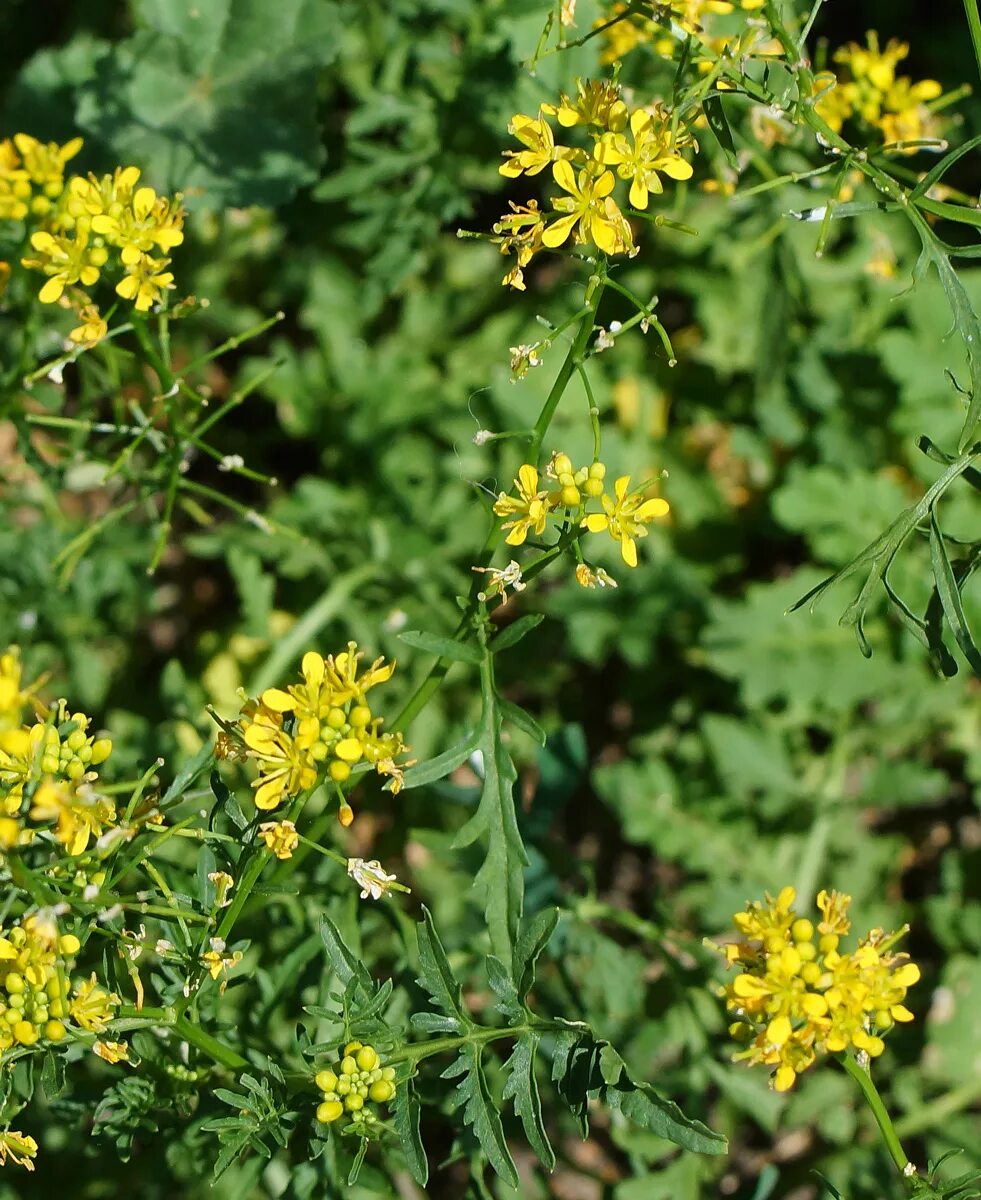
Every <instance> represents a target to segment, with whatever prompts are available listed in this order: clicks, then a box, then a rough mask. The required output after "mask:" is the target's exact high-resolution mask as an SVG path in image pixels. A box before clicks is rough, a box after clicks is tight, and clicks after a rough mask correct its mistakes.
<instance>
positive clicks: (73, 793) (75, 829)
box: [0, 648, 116, 857]
mask: <svg viewBox="0 0 981 1200" xmlns="http://www.w3.org/2000/svg"><path fill="white" fill-rule="evenodd" d="M32 693H33V689H32V688H24V687H23V685H22V681H21V666H20V658H19V656H18V654H17V652H16V650H15V649H14V648H10V649H8V650H7V651H6V653H5V654H3V655H2V656H0V850H11V849H13V848H14V847H17V846H26V845H30V844H32V843H33V842H34V841H35V839H36V837H37V835H38V833H39V832H41V831H50V834H51V836H53V837H54V839H55V840H56V841H57V842H58V843H60V844H61V846H62V847H63V848H64V849H65V850H66V851H67V852H68V853H69V854H70V855H72V856H75V857H77V856H79V855H81V854H82V853H83V852H84V851H85V850H86V849H87V847H88V846H89V843H90V841H91V839H92V838H93V837H95V838H99V837H100V836H101V835H102V833H103V831H104V830H105V829H106V828H108V827H111V826H113V825H115V823H116V808H115V805H114V804H113V802H112V801H111V800H110V799H109V798H108V797H106V796H104V795H102V794H101V793H100V792H99V791H98V790H97V787H96V785H97V783H98V772H97V770H96V768H97V767H100V766H101V765H102V764H103V763H104V762H105V761H106V760H107V759H108V757H109V755H110V754H111V752H112V742H111V740H110V739H109V738H108V737H96V736H95V735H94V734H93V733H91V732H90V729H91V725H92V721H91V718H90V717H88V716H87V715H86V714H85V713H82V712H71V711H70V710H69V708H68V704H67V701H65V700H58V701H56V702H55V703H54V704H53V705H52V706H50V707H47V706H45V705H44V704H43V703H41V701H39V700H38V699H37V698H36V697H35V696H34V695H33V694H32ZM26 715H30V716H32V717H33V721H32V722H30V723H29V722H27V721H25V720H24V718H25V716H26Z"/></svg>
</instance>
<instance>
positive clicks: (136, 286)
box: [116, 254, 174, 312]
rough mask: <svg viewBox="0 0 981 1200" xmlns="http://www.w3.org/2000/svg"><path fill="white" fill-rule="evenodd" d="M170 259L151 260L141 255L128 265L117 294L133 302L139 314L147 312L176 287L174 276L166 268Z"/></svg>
mask: <svg viewBox="0 0 981 1200" xmlns="http://www.w3.org/2000/svg"><path fill="white" fill-rule="evenodd" d="M169 265H170V259H168V258H151V257H150V255H149V254H141V255H140V256H139V257H138V258H137V259H135V260H134V261H131V262H128V263H126V274H125V275H124V276H123V278H122V279H121V280H120V281H119V283H117V284H116V292H117V293H118V295H120V296H122V298H123V299H124V300H132V301H133V307H134V308H135V309H136V311H137V312H147V311H149V309H150V306H151V305H153V304H154V303H155V302H156V301H157V300H159V299H160V297H161V296H162V295H163V293H164V292H165V291H166V290H167V289H168V288H173V286H174V276H173V274H172V272H170V271H168V270H167V269H166V268H167V267H168V266H169Z"/></svg>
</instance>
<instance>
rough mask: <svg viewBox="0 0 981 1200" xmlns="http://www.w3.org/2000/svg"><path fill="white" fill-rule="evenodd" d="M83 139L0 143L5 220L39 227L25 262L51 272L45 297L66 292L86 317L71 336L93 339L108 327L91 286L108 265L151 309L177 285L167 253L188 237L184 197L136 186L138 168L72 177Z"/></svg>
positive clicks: (125, 291) (132, 296)
mask: <svg viewBox="0 0 981 1200" xmlns="http://www.w3.org/2000/svg"><path fill="white" fill-rule="evenodd" d="M81 146H82V139H81V138H73V139H72V140H71V141H70V142H67V143H66V144H65V145H64V146H58V145H57V144H56V143H53V142H52V143H49V144H47V145H45V144H43V143H41V142H38V141H37V140H36V139H35V138H33V137H30V136H29V135H28V134H26V133H17V134H15V135H14V137H13V139H12V140H11V139H8V140H6V141H3V142H0V220H13V221H26V222H27V223H28V228H29V229H31V227H32V226H34V228H33V229H31V232H30V244H31V250H32V253H31V254H29V255H27V256H25V257H24V258H23V259H21V263H22V265H23V266H25V267H27V268H28V269H29V270H32V271H38V272H40V273H41V274H43V275H46V276H47V280H46V282H45V283H44V285H43V286H42V287H41V290H40V292H39V294H38V295H39V299H40V300H41V302H42V303H43V304H54V303H56V302H58V301H61V300H62V299H63V297H66V294H67V300H68V303H69V304H70V305H71V306H72V307H73V308H74V309H75V310H76V311H77V312H78V314H79V318H80V322H81V323H80V324H79V325H78V326H77V327H76V328H75V329H73V330H72V331H71V333H70V334H69V337H70V338H71V340H72V341H74V342H76V343H78V344H79V345H92V344H94V343H95V342H97V341H100V340H101V339H102V338H103V337H105V335H106V333H107V332H108V326H107V324H106V321H105V320H104V319H103V317H102V316H101V314H100V313H99V309H98V307H97V305H95V304H94V303H93V302H92V300H91V298H90V297H89V295H88V294H87V291H86V290H85V289H88V288H91V287H93V286H94V285H95V284H96V283H97V282H98V281H99V279H100V278H101V276H102V274H103V270H104V269H106V268H108V269H109V270H111V271H112V273H113V276H114V278H115V280H116V283H115V289H116V293H117V295H119V296H121V297H122V298H123V299H124V300H129V301H131V302H132V304H133V307H134V308H135V309H136V310H137V311H138V312H146V311H148V310H149V309H150V308H151V306H152V305H154V304H156V303H157V302H158V301H159V300H160V299H161V297H162V296H163V293H164V292H165V291H166V290H168V289H169V288H172V287H173V286H174V276H173V274H172V272H171V271H170V270H169V269H168V268H169V266H170V258H169V255H170V252H171V251H172V250H173V248H174V247H175V246H179V245H180V243H181V242H182V241H183V240H184V233H183V224H184V209H183V208H182V207H181V203H180V197H179V196H174V197H167V196H158V195H157V193H156V192H155V191H154V190H153V188H150V187H140V186H138V185H139V181H140V170H139V168H138V167H133V166H129V167H117V168H116V170H115V171H114V172H113V173H112V174H111V175H103V176H101V177H97V176H95V175H88V176H80V175H76V176H73V177H71V178H69V179H67V180H66V179H65V168H66V164H67V163H68V162H69V160H70V159H72V158H73V157H74V156H75V155H76V154H77V153H78V151H79V150H80V149H81ZM69 289H70V291H69Z"/></svg>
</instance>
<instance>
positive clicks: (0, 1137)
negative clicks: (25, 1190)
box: [0, 1129, 37, 1171]
mask: <svg viewBox="0 0 981 1200" xmlns="http://www.w3.org/2000/svg"><path fill="white" fill-rule="evenodd" d="M36 1157H37V1142H36V1141H35V1140H34V1139H33V1138H32V1137H30V1136H29V1135H28V1134H26V1133H20V1132H19V1131H18V1130H16V1129H5V1130H4V1131H3V1133H0V1167H5V1166H6V1165H7V1160H8V1159H9V1160H10V1161H11V1162H12V1163H16V1164H17V1166H18V1167H23V1168H24V1169H25V1170H27V1171H33V1170H34V1163H33V1162H32V1161H31V1159H33V1158H36Z"/></svg>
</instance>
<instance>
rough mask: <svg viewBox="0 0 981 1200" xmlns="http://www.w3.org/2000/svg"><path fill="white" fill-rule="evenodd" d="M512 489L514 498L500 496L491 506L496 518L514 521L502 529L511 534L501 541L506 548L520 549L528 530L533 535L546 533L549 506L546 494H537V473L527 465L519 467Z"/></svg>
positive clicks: (538, 492)
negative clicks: (516, 493) (506, 545)
mask: <svg viewBox="0 0 981 1200" xmlns="http://www.w3.org/2000/svg"><path fill="white" fill-rule="evenodd" d="M514 486H515V488H517V491H518V495H517V497H514V496H509V495H508V494H507V493H506V492H501V493H500V495H499V496H498V497H497V500H495V502H494V512H495V513H496V514H497V515H498V516H499V517H511V516H513V517H514V518H515V519H514V520H513V521H507V522H506V523H505V524H504V526H503V528H504V529H508V530H510V533H509V534H508V535H507V537H506V538H505V539H504V540H505V541H506V542H507V544H508V545H509V546H520V545H521V544H522V543H523V542H524V540H525V538H527V536H528V534H529V532H530V531H531V530H534V532H535V533H536V534H541V533H543V532H544V531H545V521H546V519H547V517H548V513H549V507H550V503H549V497H548V493H547V492H542V491H539V490H538V471H537V470H536V469H535V468H534V467H533V466H532V465H531V464H530V463H524V464H523V465H522V466H521V467H519V469H518V477H517V479H516V480H515V481H514Z"/></svg>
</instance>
